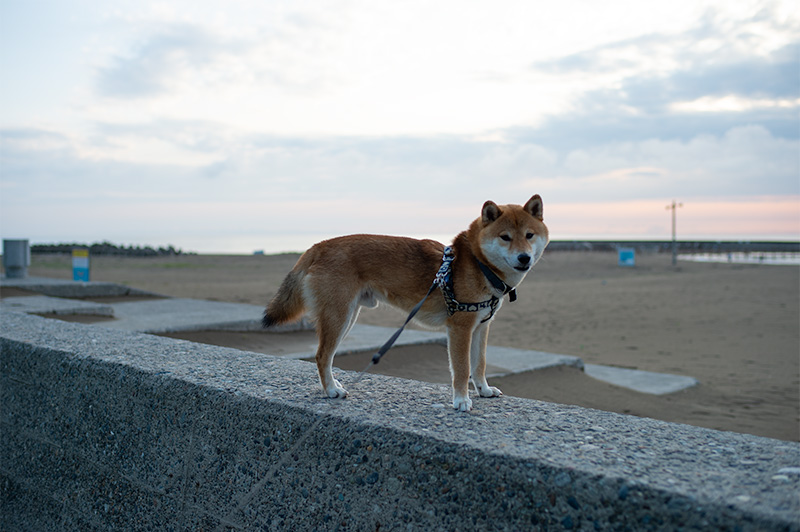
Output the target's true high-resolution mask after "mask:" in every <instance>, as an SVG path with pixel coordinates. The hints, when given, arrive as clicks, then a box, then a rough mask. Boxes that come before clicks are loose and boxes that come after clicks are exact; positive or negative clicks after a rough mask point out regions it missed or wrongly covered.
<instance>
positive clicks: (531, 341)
mask: <svg viewBox="0 0 800 532" xmlns="http://www.w3.org/2000/svg"><path fill="white" fill-rule="evenodd" d="M297 258H298V255H296V254H285V255H274V256H207V255H197V256H191V255H187V256H174V257H154V258H127V257H125V258H123V257H93V258H92V272H91V275H92V280H93V281H112V282H117V283H123V284H126V285H129V286H133V287H136V288H140V289H143V290H148V291H152V292H156V293H159V294H164V295H168V296H175V297H190V298H198V299H209V300H218V301H231V302H243V303H252V304H257V305H263V304H265V303H266V302H267V301H268V300H269V298H270V297H271V296H272V295H273V294H274V292H275V291H276V290H277V287H278V285H279V284H280V282H281V280H282V279H283V276H284V275H285V274H286V272H288V271H289V270H290V269H291V267H292V266H293V265H294V262H295V261H296V260H297ZM636 261H637V265H636V266H635V267H633V268H625V267H619V266H617V257H616V255H615V254H612V253H592V252H547V253H545V256H544V257H543V259H542V260H541V262H540V263H539V264H538V265H537V266H536V268H535V269H534V270H533V272H532V273H531V274H530V275H529V276H528V278H527V280H526V281H525V282H524V283H523V285H522V286H521V287H520V288H519V289H518V296H519V299H518V300H517V301H516V302H515V303H508V302H506V304H504V306H503V308H502V309H501V310H500V312H499V313H498V316H497V318H496V319H495V320H494V322H493V324H492V331H491V333H490V337H489V343H490V344H492V345H498V346H508V347H515V348H520V349H533V350H539V351H547V352H551V353H558V354H566V355H577V356H579V357H581V358H582V359H583V360H584V361H585V362H586V363H594V364H604V365H610V366H618V367H623V368H635V369H641V370H647V371H654V372H660V373H672V374H677V375H689V376H692V377H695V378H696V379H698V381H699V382H700V384H699V385H698V386H696V387H693V388H691V389H688V390H684V391H681V392H677V393H674V394H670V395H663V396H654V395H647V394H642V393H637V392H633V391H630V390H628V389H624V388H619V387H616V386H612V385H610V384H606V383H604V382H601V381H598V380H595V379H592V378H591V377H588V376H587V375H585V374H583V373H582V372H581V371H579V370H577V369H574V368H555V369H551V370H545V371H537V372H531V373H525V374H519V375H514V376H510V377H504V378H496V379H494V380H491V381H490V383H491V384H492V385H495V386H498V387H500V388H501V389H502V390H503V391H504V392H505V393H506V394H507V395H515V396H521V397H529V398H534V399H539V400H544V401H551V402H559V403H566V404H576V405H581V406H585V407H588V408H596V409H601V410H609V411H615V412H620V413H625V414H632V415H636V416H644V417H651V418H655V419H661V420H666V421H673V422H678V423H688V424H691V425H697V426H702V427H709V428H714V429H720V430H730V431H735V432H743V433H749V434H756V435H760V436H767V437H772V438H779V439H784V440H793V441H797V440H798V439H800V308H799V307H800V267H798V266H771V265H763V264H754V265H737V264H713V263H695V262H679V264H678V266H677V267H673V266H672V265H671V260H670V255H669V254H642V253H639V254H637V257H636ZM29 275H32V276H46V277H55V278H71V266H70V258H69V257H68V256H63V255H34V256H33V264H32V265H31V268H30V269H29ZM403 320H404V316H403V315H402V314H401V313H399V312H398V311H395V310H393V309H389V308H378V309H375V310H364V311H362V313H361V318H360V319H359V322H360V323H367V324H372V325H382V326H387V327H398V326H399V325H400V324H401V323H402V321H403ZM304 334H311V333H304ZM266 336H275V335H266V334H259V333H255V334H253V333H251V334H250V335H242V336H239V337H238V340H237V337H236V336H235V335H234V336H231V337H230V338H228V339H226V344H225V345H229V346H233V347H240V348H243V349H249V350H255V351H258V350H259V345H260V344H259V342H262V343H263V342H264V339H265V337H266ZM217 337H219V335H217ZM194 339H196V340H203V337H202V333H199V335H198V336H197V337H195V338H194ZM269 341H270V342H272V344H271V345H272V347H268V348H266V349H265V350H264V352H269V349H275V348H276V347H275V340H274V338H273V339H270V340H269ZM232 344H233V345H232ZM262 347H263V346H262ZM367 356H368V355H363V356H362V355H351V356H346V357H339V358H338V359H337V361H338V364H337V365H339V366H340V367H344V368H349V369H359V370H360V369H363V367H364V366H365V365H366V363H365V362H363V361H362V360H361V358H363V359H364V361H365V360H366V357H367ZM384 360H385V362H383V361H382V362H381V365H379V366H378V367H377V368H376V369H377V370H379V371H382V372H387V373H390V374H396V375H400V376H404V377H411V378H419V379H423V380H429V381H434V382H448V380H449V374H448V369H447V359H446V353H445V351H444V348H442V347H439V346H426V347H414V348H397V349H394V350H392V351H390V352H389V354H387V356H386V357H385V358H384ZM362 362H363V363H362ZM489 363H490V364H491V360H489ZM309 371H315V370H314V369H313V368H312V367H309Z"/></svg>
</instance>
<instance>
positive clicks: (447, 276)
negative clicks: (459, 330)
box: [370, 246, 517, 365]
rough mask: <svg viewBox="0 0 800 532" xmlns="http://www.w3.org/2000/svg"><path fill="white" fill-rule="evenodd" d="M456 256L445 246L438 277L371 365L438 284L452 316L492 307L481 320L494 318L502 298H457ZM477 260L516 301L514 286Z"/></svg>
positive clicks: (500, 288) (492, 281)
mask: <svg viewBox="0 0 800 532" xmlns="http://www.w3.org/2000/svg"><path fill="white" fill-rule="evenodd" d="M455 258H456V254H455V253H454V252H453V248H451V247H450V246H447V247H446V248H444V255H443V256H442V265H441V266H440V267H439V271H438V272H437V273H436V278H435V279H434V280H433V284H432V285H431V287H430V288H429V289H428V293H427V294H425V297H423V298H422V301H420V302H419V303H417V304H416V305H415V306H414V308H412V309H411V312H410V313H409V314H408V318H406V321H405V323H404V324H403V325H402V326H401V327H400V328H399V329H398V330H397V331H396V332H395V333H394V334H393V335H392V336H391V338H389V339H388V340H387V341H386V343H385V344H383V346H382V347H381V348H380V349H378V352H377V353H375V354H374V355H373V357H372V362H370V365H374V364H377V363H378V362H379V361H380V359H381V357H382V356H383V355H385V354H386V352H387V351H388V350H389V349H391V347H392V345H393V344H394V342H395V341H396V340H397V338H398V337H399V336H400V333H402V332H403V329H405V328H406V325H408V323H409V322H410V321H411V319H412V318H413V317H414V316H415V315H416V313H417V312H419V309H421V308H422V304H423V303H425V300H426V299H428V296H429V295H431V294H432V293H433V291H434V290H436V287H437V286H438V287H439V288H440V289H441V291H442V295H444V301H445V303H446V304H447V315H448V316H452V315H453V314H455V313H456V312H477V311H479V310H482V309H485V308H490V309H492V310H491V312H490V313H489V315H488V316H486V317H485V318H484V319H482V320H481V323H483V322H485V321H489V320H490V319H492V317H493V316H494V312H495V311H496V310H497V304H498V303H499V302H500V298H498V297H497V296H494V295H493V296H492V297H491V299H487V300H486V301H481V302H480V303H459V302H458V300H456V295H455V292H454V291H453V260H455ZM475 260H476V262H477V263H478V267H479V268H480V269H481V271H482V272H483V275H485V276H486V278H487V279H488V280H489V282H490V283H492V286H494V287H495V289H497V290H498V291H500V292H502V293H503V295H505V294H508V299H509V300H510V301H515V300H516V299H517V293H516V292H515V291H514V287H513V286H508V285H507V284H506V283H504V282H503V280H502V279H500V278H499V277H498V276H497V275H496V274H495V273H494V272H493V271H492V270H490V269H489V267H488V266H486V265H485V264H484V263H482V262H481V261H479V260H477V259H475Z"/></svg>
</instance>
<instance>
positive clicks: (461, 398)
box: [447, 316, 473, 412]
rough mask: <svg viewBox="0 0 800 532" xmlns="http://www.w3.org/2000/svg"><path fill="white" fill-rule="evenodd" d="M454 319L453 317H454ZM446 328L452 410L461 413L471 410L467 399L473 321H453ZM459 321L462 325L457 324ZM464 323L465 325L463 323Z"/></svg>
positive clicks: (470, 404) (469, 401) (470, 402)
mask: <svg viewBox="0 0 800 532" xmlns="http://www.w3.org/2000/svg"><path fill="white" fill-rule="evenodd" d="M454 318H455V316H454ZM453 321H454V323H450V324H448V326H447V354H448V356H449V358H450V375H451V377H452V379H453V408H455V409H456V410H460V411H462V412H469V411H470V410H471V409H472V400H471V399H470V398H469V359H470V344H471V343H472V323H469V321H473V320H453ZM459 321H461V322H462V323H458V322H459ZM464 322H466V323H464Z"/></svg>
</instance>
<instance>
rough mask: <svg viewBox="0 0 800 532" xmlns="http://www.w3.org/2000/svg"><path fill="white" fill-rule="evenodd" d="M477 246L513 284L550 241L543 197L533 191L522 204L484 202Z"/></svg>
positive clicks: (517, 281)
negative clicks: (500, 204)
mask: <svg viewBox="0 0 800 532" xmlns="http://www.w3.org/2000/svg"><path fill="white" fill-rule="evenodd" d="M476 222H477V223H478V224H479V226H480V233H479V245H480V249H481V252H482V254H483V256H484V257H485V258H486V259H487V260H488V261H489V263H491V265H493V266H494V267H495V268H497V269H498V270H500V271H501V272H503V274H504V276H505V281H506V282H507V283H508V284H510V285H512V286H516V285H517V284H519V282H521V281H522V279H523V278H524V277H525V275H526V274H527V273H528V271H530V269H531V268H532V267H533V265H534V264H536V262H537V261H538V260H539V259H540V258H542V253H543V252H544V248H545V247H547V243H548V242H549V241H550V235H549V232H548V230H547V226H546V225H545V224H544V214H543V208H542V198H541V197H540V196H539V195H538V194H536V195H535V196H533V197H532V198H531V199H529V200H528V202H527V203H526V204H525V205H502V206H498V205H497V204H496V203H494V202H493V201H487V202H486V203H484V204H483V209H482V210H481V217H480V219H478V220H476Z"/></svg>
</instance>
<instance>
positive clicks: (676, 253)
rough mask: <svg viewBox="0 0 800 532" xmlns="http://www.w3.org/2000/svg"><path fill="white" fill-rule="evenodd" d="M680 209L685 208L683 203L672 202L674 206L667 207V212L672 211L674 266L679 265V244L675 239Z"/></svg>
mask: <svg viewBox="0 0 800 532" xmlns="http://www.w3.org/2000/svg"><path fill="white" fill-rule="evenodd" d="M678 207H683V203H676V202H675V200H672V205H667V210H670V209H671V210H672V265H673V266H675V265H676V264H678V242H677V240H676V239H675V213H676V212H677V211H678Z"/></svg>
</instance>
